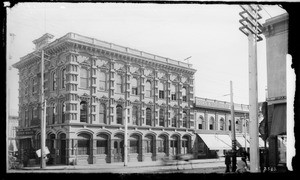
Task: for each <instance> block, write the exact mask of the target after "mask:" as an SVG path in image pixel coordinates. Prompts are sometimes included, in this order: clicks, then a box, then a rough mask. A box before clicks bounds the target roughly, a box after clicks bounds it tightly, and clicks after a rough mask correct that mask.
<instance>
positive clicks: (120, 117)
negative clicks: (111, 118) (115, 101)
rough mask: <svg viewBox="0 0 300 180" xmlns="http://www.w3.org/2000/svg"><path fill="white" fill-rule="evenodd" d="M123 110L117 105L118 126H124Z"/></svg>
mask: <svg viewBox="0 0 300 180" xmlns="http://www.w3.org/2000/svg"><path fill="white" fill-rule="evenodd" d="M122 119H123V108H122V106H121V105H117V124H123V123H122Z"/></svg>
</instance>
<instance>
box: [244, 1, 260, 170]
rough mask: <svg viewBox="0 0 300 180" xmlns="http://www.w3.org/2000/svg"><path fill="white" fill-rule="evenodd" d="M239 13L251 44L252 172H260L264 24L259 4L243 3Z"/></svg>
mask: <svg viewBox="0 0 300 180" xmlns="http://www.w3.org/2000/svg"><path fill="white" fill-rule="evenodd" d="M240 7H241V8H242V9H243V11H242V12H240V13H239V15H240V16H241V17H242V19H241V20H240V21H239V22H240V23H241V24H242V27H240V28H239V29H240V31H242V32H243V33H244V34H245V35H246V36H247V37H248V46H249V58H248V63H249V120H250V172H259V171H260V170H259V169H260V168H259V146H258V100H257V94H258V93H257V47H256V45H257V41H261V40H262V37H261V36H260V34H261V33H262V25H261V24H260V23H259V22H258V20H259V19H261V18H262V17H261V16H260V15H259V14H258V11H260V10H261V7H260V6H259V5H241V6H240Z"/></svg>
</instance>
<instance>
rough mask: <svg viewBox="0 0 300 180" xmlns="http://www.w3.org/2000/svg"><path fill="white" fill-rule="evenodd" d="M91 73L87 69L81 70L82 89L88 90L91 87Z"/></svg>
mask: <svg viewBox="0 0 300 180" xmlns="http://www.w3.org/2000/svg"><path fill="white" fill-rule="evenodd" d="M88 77H89V71H88V70H87V69H85V68H81V70H80V87H81V88H85V89H87V88H88V86H89V80H88V79H89V78H88Z"/></svg>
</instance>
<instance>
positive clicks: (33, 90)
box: [31, 78, 35, 94]
mask: <svg viewBox="0 0 300 180" xmlns="http://www.w3.org/2000/svg"><path fill="white" fill-rule="evenodd" d="M31 88H32V94H33V93H35V78H32V79H31Z"/></svg>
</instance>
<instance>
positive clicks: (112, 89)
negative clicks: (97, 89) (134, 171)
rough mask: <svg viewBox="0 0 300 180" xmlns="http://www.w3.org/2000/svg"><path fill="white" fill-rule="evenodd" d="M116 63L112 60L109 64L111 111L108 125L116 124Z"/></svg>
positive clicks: (109, 111)
mask: <svg viewBox="0 0 300 180" xmlns="http://www.w3.org/2000/svg"><path fill="white" fill-rule="evenodd" d="M114 65H115V61H114V60H113V59H112V58H111V61H110V63H109V66H110V68H109V90H108V97H109V106H108V107H109V110H108V114H109V115H108V117H109V118H108V124H112V123H115V122H114V111H115V110H114V111H113V108H114V93H115V84H114V83H115V69H114Z"/></svg>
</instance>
